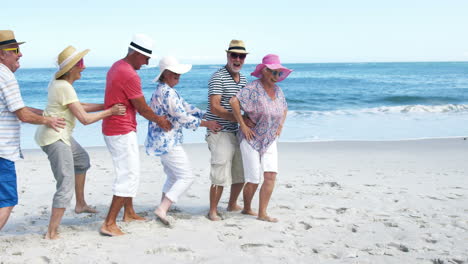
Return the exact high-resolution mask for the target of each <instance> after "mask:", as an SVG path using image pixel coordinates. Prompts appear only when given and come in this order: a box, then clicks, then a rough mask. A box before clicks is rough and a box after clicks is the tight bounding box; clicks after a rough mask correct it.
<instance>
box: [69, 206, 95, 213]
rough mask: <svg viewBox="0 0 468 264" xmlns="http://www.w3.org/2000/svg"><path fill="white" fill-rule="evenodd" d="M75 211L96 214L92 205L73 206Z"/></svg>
mask: <svg viewBox="0 0 468 264" xmlns="http://www.w3.org/2000/svg"><path fill="white" fill-rule="evenodd" d="M75 213H77V214H81V213H89V214H96V213H98V211H97V210H96V209H94V208H92V207H89V206H88V205H85V206H83V207H78V206H76V207H75Z"/></svg>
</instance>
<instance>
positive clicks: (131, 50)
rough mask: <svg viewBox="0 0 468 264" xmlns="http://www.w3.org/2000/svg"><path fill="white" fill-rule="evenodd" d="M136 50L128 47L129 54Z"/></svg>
mask: <svg viewBox="0 0 468 264" xmlns="http://www.w3.org/2000/svg"><path fill="white" fill-rule="evenodd" d="M134 52H136V50H134V49H132V48H128V51H127V56H128V55H130V54H132V53H134Z"/></svg>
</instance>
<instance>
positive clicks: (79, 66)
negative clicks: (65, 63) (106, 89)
mask: <svg viewBox="0 0 468 264" xmlns="http://www.w3.org/2000/svg"><path fill="white" fill-rule="evenodd" d="M76 66H78V68H80V69H83V68H84V67H85V66H84V60H83V59H81V60H79V61H78V62H77V63H76Z"/></svg>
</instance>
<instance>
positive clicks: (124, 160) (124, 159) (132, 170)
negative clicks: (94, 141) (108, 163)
mask: <svg viewBox="0 0 468 264" xmlns="http://www.w3.org/2000/svg"><path fill="white" fill-rule="evenodd" d="M104 141H106V145H107V149H109V152H110V154H111V156H112V161H113V162H114V171H115V179H114V184H113V185H112V192H113V193H114V195H116V196H120V197H135V196H136V194H137V190H138V185H139V183H140V152H139V150H138V139H137V134H136V133H135V132H133V131H132V132H130V133H128V134H125V135H117V136H104Z"/></svg>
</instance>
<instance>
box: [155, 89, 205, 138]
mask: <svg viewBox="0 0 468 264" xmlns="http://www.w3.org/2000/svg"><path fill="white" fill-rule="evenodd" d="M162 101H163V102H165V106H164V107H165V109H166V111H167V115H168V117H169V118H170V119H171V121H172V123H173V124H174V125H175V124H176V123H177V125H180V126H181V127H184V128H187V129H194V130H195V129H197V128H198V127H199V126H200V125H201V123H202V122H203V121H202V118H203V113H202V111H201V110H200V109H198V108H196V107H195V106H193V105H191V104H189V103H187V102H186V101H185V100H184V99H183V98H182V97H181V96H180V95H179V94H178V93H177V92H176V91H175V90H174V89H168V90H166V91H165V92H164V93H163V99H162ZM208 124H210V123H208Z"/></svg>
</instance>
